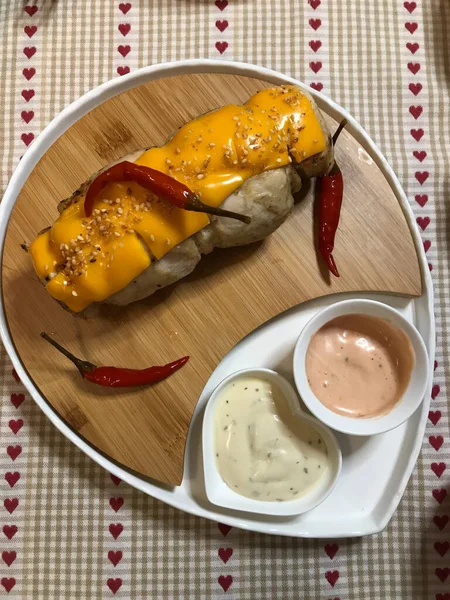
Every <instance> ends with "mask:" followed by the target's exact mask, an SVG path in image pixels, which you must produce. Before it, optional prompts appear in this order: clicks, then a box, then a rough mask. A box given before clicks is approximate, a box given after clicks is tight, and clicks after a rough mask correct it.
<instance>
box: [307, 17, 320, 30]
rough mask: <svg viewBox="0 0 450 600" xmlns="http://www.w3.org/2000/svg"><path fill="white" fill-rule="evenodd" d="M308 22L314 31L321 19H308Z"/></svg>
mask: <svg viewBox="0 0 450 600" xmlns="http://www.w3.org/2000/svg"><path fill="white" fill-rule="evenodd" d="M309 24H310V25H311V27H312V28H313V29H314V31H317V30H318V29H319V27H320V26H321V25H322V21H321V20H320V19H310V20H309Z"/></svg>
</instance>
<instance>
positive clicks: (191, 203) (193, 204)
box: [186, 194, 251, 225]
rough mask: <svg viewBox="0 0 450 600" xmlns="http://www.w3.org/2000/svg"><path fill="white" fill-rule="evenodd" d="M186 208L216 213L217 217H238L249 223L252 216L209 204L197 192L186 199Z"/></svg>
mask: <svg viewBox="0 0 450 600" xmlns="http://www.w3.org/2000/svg"><path fill="white" fill-rule="evenodd" d="M186 208H187V209H188V210H192V211H194V212H203V213H207V214H209V215H216V216H217V217H228V218H229V219H236V220H237V221H241V222H242V223H246V224H247V225H248V224H249V223H250V222H251V218H250V217H249V216H247V215H241V214H240V213H235V212H232V211H230V210H224V209H223V208H216V207H215V206H208V205H207V204H203V202H201V201H200V199H199V197H198V196H196V195H195V194H192V195H190V196H189V199H188V200H187V201H186Z"/></svg>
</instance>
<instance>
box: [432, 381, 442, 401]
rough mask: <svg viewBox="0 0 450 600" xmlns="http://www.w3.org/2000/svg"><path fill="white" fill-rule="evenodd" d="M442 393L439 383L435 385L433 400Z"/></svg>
mask: <svg viewBox="0 0 450 600" xmlns="http://www.w3.org/2000/svg"><path fill="white" fill-rule="evenodd" d="M440 391H441V388H440V386H439V385H438V384H437V383H435V384H434V385H433V387H432V388H431V398H432V399H433V400H434V399H435V398H436V396H438V395H439V393H440Z"/></svg>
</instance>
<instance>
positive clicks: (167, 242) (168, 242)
mask: <svg viewBox="0 0 450 600" xmlns="http://www.w3.org/2000/svg"><path fill="white" fill-rule="evenodd" d="M166 244H167V245H168V246H170V240H169V238H167V239H166Z"/></svg>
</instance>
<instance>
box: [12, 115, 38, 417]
mask: <svg viewBox="0 0 450 600" xmlns="http://www.w3.org/2000/svg"><path fill="white" fill-rule="evenodd" d="M20 116H21V117H22V119H23V120H24V121H25V123H29V122H30V121H31V119H32V118H33V117H34V112H33V111H32V110H23V111H22V112H21V113H20ZM16 395H19V394H13V396H16ZM20 395H21V396H23V394H20ZM23 399H24V400H25V396H24V397H23ZM22 402H23V400H22ZM16 408H17V406H16Z"/></svg>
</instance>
